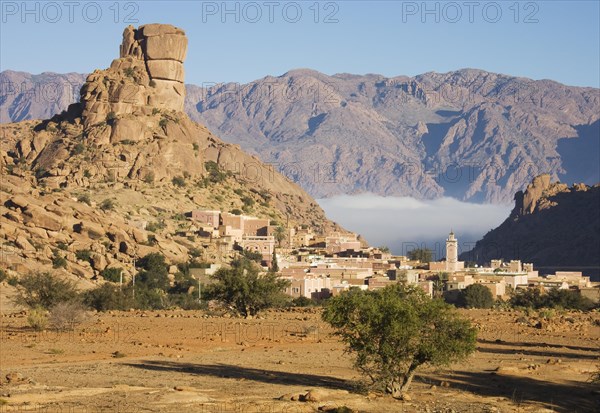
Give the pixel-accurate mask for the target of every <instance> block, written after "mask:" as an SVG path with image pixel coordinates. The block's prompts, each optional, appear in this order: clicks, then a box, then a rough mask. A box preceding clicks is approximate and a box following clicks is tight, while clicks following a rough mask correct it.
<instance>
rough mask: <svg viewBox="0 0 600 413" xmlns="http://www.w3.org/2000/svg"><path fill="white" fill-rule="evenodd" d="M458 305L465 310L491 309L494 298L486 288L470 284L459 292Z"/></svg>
mask: <svg viewBox="0 0 600 413" xmlns="http://www.w3.org/2000/svg"><path fill="white" fill-rule="evenodd" d="M459 303H460V304H461V305H462V306H464V307H467V308H492V307H493V306H494V296H493V295H492V292H491V291H490V289H489V288H487V287H486V286H484V285H481V284H471V285H469V286H468V287H467V288H465V289H464V290H463V291H461V294H460V298H459Z"/></svg>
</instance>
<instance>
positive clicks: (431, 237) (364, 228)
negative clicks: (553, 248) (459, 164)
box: [317, 193, 512, 259]
mask: <svg viewBox="0 0 600 413" xmlns="http://www.w3.org/2000/svg"><path fill="white" fill-rule="evenodd" d="M317 201H318V203H319V205H321V207H322V208H323V209H324V210H325V212H326V214H327V217H328V218H330V219H332V220H333V221H335V222H337V223H339V224H340V225H342V226H343V227H344V228H346V229H348V230H350V231H353V232H356V233H359V234H361V235H362V236H363V237H364V238H365V239H366V240H367V242H368V243H369V244H370V245H373V246H381V245H387V246H388V247H390V249H391V250H392V252H393V253H395V254H406V252H407V251H410V250H411V249H413V248H416V247H425V248H429V249H432V250H433V251H434V253H435V258H436V259H439V258H442V257H444V256H445V246H444V240H445V239H446V237H447V235H448V233H449V232H450V230H451V229H452V230H454V232H455V234H456V236H457V237H458V240H459V248H460V252H464V251H467V250H470V249H471V248H472V245H473V244H474V243H475V241H478V240H479V239H481V238H482V237H483V235H485V234H486V233H487V232H488V231H489V230H491V229H493V228H495V227H497V226H498V225H500V224H501V223H502V222H503V221H504V220H505V219H506V218H507V217H508V215H509V213H510V211H511V209H512V205H491V204H471V203H468V202H461V201H458V200H456V199H454V198H439V199H435V200H425V201H423V200H418V199H414V198H407V197H382V196H379V195H373V194H368V193H367V194H360V195H341V196H336V197H333V198H326V199H319V200H317Z"/></svg>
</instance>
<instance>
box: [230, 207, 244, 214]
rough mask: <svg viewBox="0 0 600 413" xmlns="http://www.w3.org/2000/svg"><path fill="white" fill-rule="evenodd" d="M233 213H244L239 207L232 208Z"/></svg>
mask: <svg viewBox="0 0 600 413" xmlns="http://www.w3.org/2000/svg"><path fill="white" fill-rule="evenodd" d="M231 213H232V214H233V215H242V210H241V209H238V208H234V209H232V210H231Z"/></svg>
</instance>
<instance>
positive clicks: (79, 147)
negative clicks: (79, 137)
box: [72, 142, 85, 155]
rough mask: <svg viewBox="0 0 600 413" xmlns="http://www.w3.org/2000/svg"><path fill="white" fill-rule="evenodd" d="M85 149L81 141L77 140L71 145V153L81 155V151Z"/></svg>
mask: <svg viewBox="0 0 600 413" xmlns="http://www.w3.org/2000/svg"><path fill="white" fill-rule="evenodd" d="M84 151H85V145H84V144H83V143H81V142H78V143H77V144H76V145H75V146H74V147H73V152H72V154H73V155H81V154H82V153H83V152H84Z"/></svg>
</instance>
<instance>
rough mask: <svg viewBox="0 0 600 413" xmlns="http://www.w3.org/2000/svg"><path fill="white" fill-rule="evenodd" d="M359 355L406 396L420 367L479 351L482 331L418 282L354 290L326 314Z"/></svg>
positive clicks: (385, 386)
mask: <svg viewBox="0 0 600 413" xmlns="http://www.w3.org/2000/svg"><path fill="white" fill-rule="evenodd" d="M322 317H323V319H324V320H325V321H326V322H327V323H329V324H331V325H332V326H333V327H334V328H335V329H336V334H337V335H338V336H340V337H341V339H342V341H344V342H345V343H346V346H347V349H348V351H350V352H352V353H354V354H355V356H356V358H355V361H354V366H355V367H356V368H357V369H358V370H359V371H360V372H361V373H362V374H363V375H365V376H366V377H368V378H369V379H370V380H371V383H370V385H371V386H373V387H376V388H378V389H379V390H385V391H386V392H388V393H391V394H392V396H393V397H395V398H402V396H403V394H404V393H405V392H407V391H408V389H409V387H410V384H411V382H412V379H413V377H414V374H415V371H416V370H417V369H418V368H420V367H421V366H424V365H431V366H443V365H447V364H449V363H452V362H454V361H458V360H461V359H464V358H466V357H467V356H468V355H469V354H471V353H472V352H474V351H475V348H476V330H475V328H474V327H472V326H471V324H470V322H469V321H468V320H466V319H463V318H462V317H461V316H460V315H459V314H458V313H457V312H456V310H454V309H453V307H452V306H450V305H448V304H446V303H444V302H443V301H442V300H439V299H431V298H429V297H428V296H426V295H425V293H424V292H423V290H421V289H420V288H418V287H410V286H404V285H402V284H396V285H391V286H388V287H386V288H383V289H381V290H378V291H361V290H359V289H351V290H350V291H348V292H345V293H342V294H341V295H339V296H337V297H333V298H331V299H330V300H329V302H328V304H327V306H326V307H325V310H324V312H323V315H322Z"/></svg>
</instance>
